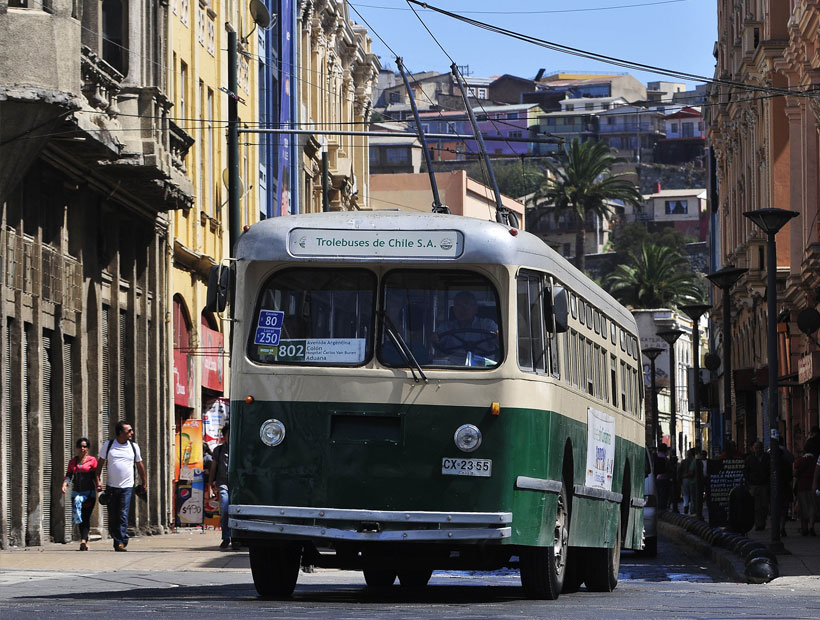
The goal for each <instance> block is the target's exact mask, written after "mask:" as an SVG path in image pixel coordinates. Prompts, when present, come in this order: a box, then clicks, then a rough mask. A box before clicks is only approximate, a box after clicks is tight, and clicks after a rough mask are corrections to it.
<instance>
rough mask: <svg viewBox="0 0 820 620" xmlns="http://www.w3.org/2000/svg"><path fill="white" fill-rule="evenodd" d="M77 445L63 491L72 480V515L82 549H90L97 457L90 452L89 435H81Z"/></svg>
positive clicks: (95, 501) (69, 463) (64, 481)
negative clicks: (89, 537) (78, 531)
mask: <svg viewBox="0 0 820 620" xmlns="http://www.w3.org/2000/svg"><path fill="white" fill-rule="evenodd" d="M76 446H77V456H75V457H74V458H73V459H71V460H70V461H69V462H68V469H66V472H65V480H63V487H62V491H63V495H65V490H66V487H68V483H69V482H71V508H72V510H71V515H72V517H73V520H74V523H76V524H77V527H79V529H80V551H88V530H89V528H90V527H91V513H92V512H93V510H94V504H96V503H97V499H96V498H97V489H96V472H97V459H95V458H94V457H93V456H91V455H90V454H89V453H88V450H89V446H90V444H89V443H88V438H87V437H80V438H79V439H78V440H77V444H76Z"/></svg>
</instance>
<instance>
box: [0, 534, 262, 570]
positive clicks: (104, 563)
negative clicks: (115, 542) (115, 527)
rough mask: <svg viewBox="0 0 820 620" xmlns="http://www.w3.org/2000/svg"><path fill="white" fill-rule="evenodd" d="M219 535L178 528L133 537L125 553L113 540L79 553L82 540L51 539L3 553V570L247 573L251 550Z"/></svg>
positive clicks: (0, 562) (0, 559)
mask: <svg viewBox="0 0 820 620" xmlns="http://www.w3.org/2000/svg"><path fill="white" fill-rule="evenodd" d="M220 542H221V534H220V533H219V532H218V531H214V530H205V531H202V530H200V529H199V528H179V529H177V530H176V532H174V533H171V534H163V535H160V536H135V537H132V538H131V539H130V540H129V542H128V552H127V553H116V552H114V550H113V549H112V546H111V542H110V541H107V540H106V541H103V540H97V541H92V542H91V543H90V544H89V550H88V551H85V552H80V551H78V549H79V546H80V544H79V543H78V542H76V543H75V542H72V543H68V544H65V545H63V544H56V543H48V544H46V545H43V546H42V547H26V548H19V549H17V548H15V549H11V550H4V551H0V571H2V570H57V571H70V572H88V573H93V572H102V571H106V572H109V571H118V570H135V571H155V570H172V571H224V570H237V571H243V572H248V575H250V561H249V559H248V550H247V549H246V548H243V549H242V550H240V551H233V550H230V549H228V550H222V549H220V548H219V543H220Z"/></svg>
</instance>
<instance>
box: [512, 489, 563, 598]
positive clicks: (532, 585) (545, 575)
mask: <svg viewBox="0 0 820 620" xmlns="http://www.w3.org/2000/svg"><path fill="white" fill-rule="evenodd" d="M567 506H568V504H567V491H566V488H565V487H564V486H562V487H561V493H560V494H559V496H558V506H557V507H556V510H555V526H554V528H553V541H552V545H551V546H549V547H524V548H522V549H521V551H520V553H519V560H520V567H521V585H522V586H523V587H524V592H525V593H526V595H527V596H528V597H529V598H533V599H547V600H555V599H557V598H558V595H559V594H561V589H562V588H563V587H564V576H565V574H566V568H567V558H568V554H569V510H568V508H567Z"/></svg>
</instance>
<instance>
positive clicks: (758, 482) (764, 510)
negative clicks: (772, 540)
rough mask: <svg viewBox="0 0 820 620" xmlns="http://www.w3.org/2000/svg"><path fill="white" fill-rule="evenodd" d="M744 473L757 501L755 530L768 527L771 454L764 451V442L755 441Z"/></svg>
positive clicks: (747, 458) (750, 491)
mask: <svg viewBox="0 0 820 620" xmlns="http://www.w3.org/2000/svg"><path fill="white" fill-rule="evenodd" d="M743 473H744V474H745V475H746V484H747V485H748V487H749V493H751V495H752V497H753V498H754V502H755V530H758V531H760V530H764V529H766V517H767V516H768V514H769V476H770V473H771V470H770V469H769V455H768V454H767V453H765V452H764V451H763V444H762V443H761V442H760V441H755V442H754V445H753V446H752V451H751V453H750V454H749V456H747V457H746V463H745V466H744V471H743Z"/></svg>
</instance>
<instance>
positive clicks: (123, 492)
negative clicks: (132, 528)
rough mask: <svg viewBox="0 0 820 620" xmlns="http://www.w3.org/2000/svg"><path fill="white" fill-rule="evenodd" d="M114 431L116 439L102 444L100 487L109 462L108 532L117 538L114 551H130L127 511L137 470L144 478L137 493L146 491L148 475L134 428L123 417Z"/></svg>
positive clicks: (99, 489) (99, 459) (106, 486)
mask: <svg viewBox="0 0 820 620" xmlns="http://www.w3.org/2000/svg"><path fill="white" fill-rule="evenodd" d="M115 432H116V435H117V436H116V439H109V440H108V441H106V442H105V443H104V444H103V446H102V449H101V450H100V456H99V458H98V459H97V460H98V462H99V464H98V466H97V474H96V478H97V491H101V490H102V484H101V483H100V476H101V474H102V471H103V468H104V467H105V466H106V464H107V465H108V468H107V474H106V481H105V496H106V497H107V499H108V534H109V536H111V538H112V540H113V542H114V551H127V549H126V547H127V546H128V532H127V529H128V514H129V511H130V510H131V495H132V494H133V493H134V483H135V470H136V471H138V472H139V475H140V478H141V479H142V482H141V484H140V485H139V487H137V493H138V494H140V493H144V489H145V484H146V482H147V480H148V478H147V476H146V475H145V465H143V463H142V456H141V454H140V449H139V446H138V445H137V444H136V443H134V441H133V440H132V439H131V438H132V437H133V435H134V428H133V427H132V426H131V424H129V423H128V422H125V421H122V420H121V421H119V422H117V426H116V429H115ZM101 503H102V501H101Z"/></svg>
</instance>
